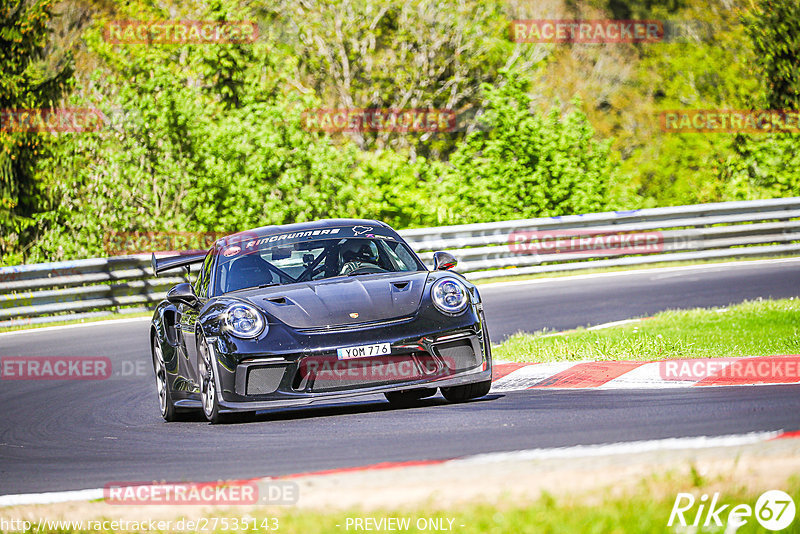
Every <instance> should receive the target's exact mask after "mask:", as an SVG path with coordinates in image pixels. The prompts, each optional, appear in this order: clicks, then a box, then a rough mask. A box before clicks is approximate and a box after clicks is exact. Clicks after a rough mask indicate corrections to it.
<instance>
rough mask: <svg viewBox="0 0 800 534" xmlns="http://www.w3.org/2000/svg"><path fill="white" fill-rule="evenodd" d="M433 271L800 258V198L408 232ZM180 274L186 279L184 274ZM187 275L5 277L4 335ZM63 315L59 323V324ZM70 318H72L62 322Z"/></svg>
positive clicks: (116, 266) (145, 262)
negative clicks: (441, 266)
mask: <svg viewBox="0 0 800 534" xmlns="http://www.w3.org/2000/svg"><path fill="white" fill-rule="evenodd" d="M400 233H401V234H402V236H403V237H404V238H405V239H406V240H407V241H408V242H409V243H410V244H411V246H412V247H413V248H414V249H415V250H416V251H417V252H418V253H419V254H420V256H421V258H422V259H423V261H425V262H426V263H427V264H429V265H430V264H431V263H432V258H433V252H434V251H436V250H447V251H449V252H450V253H452V254H453V255H454V256H455V257H456V259H458V262H459V263H458V266H457V267H456V270H457V271H458V272H461V273H464V274H465V275H466V276H467V278H469V279H472V280H479V279H487V278H497V277H502V276H516V275H525V274H535V273H544V272H557V271H573V270H579V269H586V268H597V267H611V266H626V265H642V264H647V263H657V262H658V263H660V262H671V261H691V260H713V259H729V258H748V257H759V256H777V255H793V254H797V253H798V252H800V197H792V198H778V199H769V200H754V201H742V202H721V203H716V204H697V205H692V206H677V207H669V208H652V209H642V210H632V211H617V212H608V213H591V214H586V215H567V216H563V217H546V218H538V219H522V220H515V221H502V222H493V223H482V224H465V225H458V226H441V227H436V228H418V229H411V230H403V231H401V232H400ZM178 274H181V273H178ZM184 280H185V276H176V275H175V274H172V275H170V276H168V277H163V278H162V277H159V278H155V277H154V276H153V272H152V270H151V268H150V258H149V256H148V255H144V254H142V255H135V256H119V257H111V258H93V259H87V260H77V261H68V262H58V263H42V264H35V265H19V266H14V267H2V268H0V326H3V325H10V324H23V323H36V322H49V321H54V320H64V319H71V318H76V317H87V316H94V315H98V314H103V313H106V314H110V313H120V314H124V313H130V312H133V311H143V310H146V309H148V308H151V307H152V305H153V304H154V303H156V302H158V301H159V300H161V299H162V298H163V297H164V294H165V293H166V291H167V290H168V289H169V288H170V287H171V286H172V285H174V284H176V283H178V282H181V281H184ZM55 314H61V315H55ZM63 314H67V315H63Z"/></svg>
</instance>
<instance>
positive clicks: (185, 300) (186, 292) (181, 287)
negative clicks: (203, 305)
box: [167, 282, 199, 306]
mask: <svg viewBox="0 0 800 534" xmlns="http://www.w3.org/2000/svg"><path fill="white" fill-rule="evenodd" d="M167 300H168V301H170V302H171V303H173V304H186V305H188V306H194V305H195V304H197V303H198V301H199V299H198V298H197V295H196V294H195V292H194V288H193V287H192V284H189V283H187V282H183V283H181V284H178V285H176V286H174V287H173V288H172V289H170V290H169V292H168V293H167Z"/></svg>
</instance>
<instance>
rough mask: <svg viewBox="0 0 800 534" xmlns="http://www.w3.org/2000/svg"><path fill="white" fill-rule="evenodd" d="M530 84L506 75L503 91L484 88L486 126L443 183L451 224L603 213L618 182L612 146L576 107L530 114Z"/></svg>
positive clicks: (460, 153)
mask: <svg viewBox="0 0 800 534" xmlns="http://www.w3.org/2000/svg"><path fill="white" fill-rule="evenodd" d="M529 84H530V82H529V81H528V79H527V78H526V77H525V76H524V75H520V74H518V73H515V72H509V73H508V75H507V79H506V81H505V83H503V84H502V85H501V86H500V87H491V86H488V85H487V86H484V90H485V95H486V104H485V109H486V114H485V116H484V118H483V122H484V128H483V129H482V130H481V131H477V132H474V133H472V134H470V135H469V137H468V138H467V139H466V142H464V143H463V144H462V145H460V146H459V148H458V150H457V151H456V152H455V153H454V154H453V156H452V157H451V159H450V162H451V164H452V165H451V167H450V168H449V170H448V173H447V179H446V184H445V190H446V196H447V202H446V205H448V206H449V207H450V210H451V211H450V213H449V214H448V217H447V218H448V219H450V220H453V221H459V222H478V221H487V220H502V219H515V218H529V217H545V216H556V215H565V214H574V213H590V212H595V211H601V210H603V209H606V208H607V207H609V206H610V204H611V202H609V199H608V197H607V193H608V192H609V190H610V187H612V186H613V184H614V182H616V181H617V179H618V175H617V168H616V164H615V162H614V159H613V157H612V155H611V153H610V150H609V142H607V141H606V142H598V141H596V140H595V139H594V130H593V129H592V127H591V125H590V124H589V122H588V120H587V119H586V117H585V115H584V114H583V113H582V112H581V111H580V110H579V107H580V102H579V101H575V102H573V106H574V107H575V108H576V109H575V110H574V111H571V112H569V113H567V114H565V115H564V116H562V115H561V113H560V112H559V111H558V106H555V107H553V108H552V109H551V110H550V111H549V112H547V113H545V114H539V113H536V112H532V111H531V109H530V102H531V100H530V96H529V95H528V91H529Z"/></svg>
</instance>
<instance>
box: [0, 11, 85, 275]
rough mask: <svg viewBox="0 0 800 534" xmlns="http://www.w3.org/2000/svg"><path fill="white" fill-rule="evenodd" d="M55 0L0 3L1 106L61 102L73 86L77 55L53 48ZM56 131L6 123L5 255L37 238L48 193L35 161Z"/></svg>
mask: <svg viewBox="0 0 800 534" xmlns="http://www.w3.org/2000/svg"><path fill="white" fill-rule="evenodd" d="M54 3H55V2H54V0H35V1H32V0H16V1H14V0H7V1H5V2H3V3H2V5H0V111H2V112H8V111H11V110H41V109H43V108H56V107H57V106H58V105H59V102H60V100H61V98H62V96H63V95H64V93H65V92H66V91H67V89H68V88H69V86H70V81H71V77H72V65H71V56H70V55H69V54H66V53H63V52H59V51H54V50H52V49H48V35H49V33H50V30H49V27H48V24H49V22H50V20H51V18H52V16H53V4H54ZM51 140H52V135H50V134H47V133H33V132H31V133H28V132H21V131H14V128H13V127H11V128H6V127H0V257H2V258H3V260H2V261H3V262H7V261H9V260H10V259H12V260H13V258H17V259H18V258H19V254H20V253H21V252H22V251H23V249H24V248H25V247H26V246H28V244H29V243H30V242H31V241H32V240H33V239H34V238H35V236H36V234H37V226H36V223H35V219H34V216H35V215H36V214H37V213H38V212H39V211H41V210H42V208H43V205H44V204H46V202H47V199H46V197H45V193H44V191H43V190H42V187H41V184H40V183H39V181H37V179H36V173H35V167H36V164H37V161H38V160H40V159H41V158H42V157H44V155H45V154H46V153H47V152H48V150H49V146H50V142H51Z"/></svg>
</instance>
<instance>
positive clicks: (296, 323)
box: [246, 272, 428, 329]
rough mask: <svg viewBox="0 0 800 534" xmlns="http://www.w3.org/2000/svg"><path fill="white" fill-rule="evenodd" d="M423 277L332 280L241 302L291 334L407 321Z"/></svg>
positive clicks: (263, 292) (264, 292)
mask: <svg viewBox="0 0 800 534" xmlns="http://www.w3.org/2000/svg"><path fill="white" fill-rule="evenodd" d="M427 278H428V273H427V272H403V273H386V274H371V275H359V276H351V277H337V278H332V279H329V280H320V281H318V282H310V283H308V282H303V283H298V284H290V285H286V286H276V287H270V288H265V289H262V290H260V291H259V293H258V294H257V295H247V296H246V298H247V300H249V301H250V302H252V303H253V304H254V305H256V306H258V307H259V308H261V309H263V310H264V311H265V312H267V313H268V314H269V315H271V316H273V317H274V318H276V319H277V320H279V321H281V322H283V323H284V324H286V325H288V326H290V327H292V328H301V329H302V328H316V327H325V326H340V325H349V324H358V323H367V322H372V321H384V320H389V319H396V318H400V317H406V316H410V315H413V314H414V313H416V311H417V310H418V309H419V305H420V301H421V299H422V294H423V291H424V289H425V281H426V279H427Z"/></svg>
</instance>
